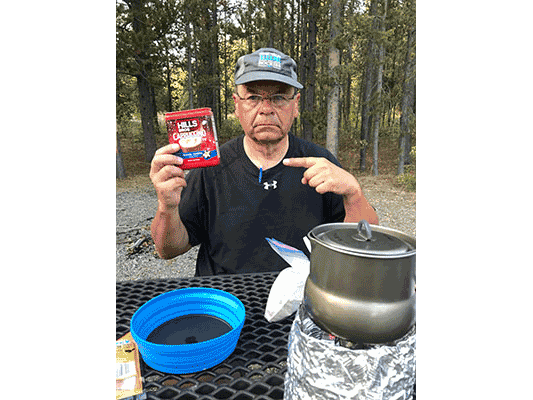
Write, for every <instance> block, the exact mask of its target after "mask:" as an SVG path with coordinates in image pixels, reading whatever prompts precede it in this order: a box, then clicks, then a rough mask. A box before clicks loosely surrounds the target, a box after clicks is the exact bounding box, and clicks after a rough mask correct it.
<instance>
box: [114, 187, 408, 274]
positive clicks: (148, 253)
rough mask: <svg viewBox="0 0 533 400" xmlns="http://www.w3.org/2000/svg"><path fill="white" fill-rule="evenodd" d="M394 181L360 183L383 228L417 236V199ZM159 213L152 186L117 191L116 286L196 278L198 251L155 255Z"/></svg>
mask: <svg viewBox="0 0 533 400" xmlns="http://www.w3.org/2000/svg"><path fill="white" fill-rule="evenodd" d="M391 179H392V178H391ZM391 179H386V178H382V177H380V178H375V177H366V176H365V177H361V178H359V181H360V183H361V186H362V187H363V190H364V193H365V196H366V197H367V199H368V200H369V201H370V203H371V204H372V205H373V206H374V207H375V208H376V209H377V214H378V218H379V221H380V225H383V226H386V227H390V228H394V229H397V230H400V231H402V232H405V233H408V234H410V235H413V236H415V235H416V225H415V222H416V217H415V209H416V195H415V193H412V192H405V191H402V190H400V189H398V188H396V187H394V186H393V185H391V183H390V181H391ZM156 209H157V195H156V193H155V190H154V189H153V186H151V185H150V184H147V185H143V186H142V187H135V188H132V189H125V190H124V189H121V190H117V194H116V213H117V214H116V225H117V229H116V233H117V234H116V238H117V244H116V246H117V257H116V280H117V282H118V281H128V280H143V279H166V278H177V277H190V276H194V270H195V264H196V255H197V253H198V247H195V248H193V249H191V250H190V251H189V252H187V253H185V254H183V255H181V256H178V257H176V258H174V259H172V260H162V259H161V258H159V256H158V255H157V253H156V252H155V248H154V244H153V241H152V238H151V234H150V224H151V223H152V219H153V218H154V215H155V212H156Z"/></svg>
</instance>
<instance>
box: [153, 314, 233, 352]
mask: <svg viewBox="0 0 533 400" xmlns="http://www.w3.org/2000/svg"><path fill="white" fill-rule="evenodd" d="M232 329H233V328H232V327H231V325H230V324H228V323H227V322H226V321H224V320H223V319H221V318H218V317H215V316H213V315H207V314H189V315H182V316H181V317H177V318H174V319H171V320H170V321H167V322H165V323H163V324H162V325H160V326H158V327H157V328H155V329H154V330H153V331H152V333H150V334H149V335H148V337H147V338H146V340H147V341H149V342H152V343H155V344H169V345H178V344H191V343H198V342H205V341H206V340H210V339H214V338H217V337H219V336H222V335H224V334H225V333H228V332H229V331H231V330H232Z"/></svg>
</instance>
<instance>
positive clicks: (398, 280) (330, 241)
mask: <svg viewBox="0 0 533 400" xmlns="http://www.w3.org/2000/svg"><path fill="white" fill-rule="evenodd" d="M307 237H308V238H309V240H310V242H311V258H310V262H311V269H310V273H309V276H308V278H307V281H306V285H305V291H304V305H305V307H306V308H307V310H308V312H309V313H310V315H311V317H312V318H313V320H314V322H315V323H316V324H317V325H318V326H320V327H321V328H322V329H324V330H326V331H328V332H330V333H332V334H333V335H335V336H338V337H341V338H344V339H347V340H350V341H353V342H362V343H385V342H390V341H393V340H396V339H398V338H400V337H402V336H403V335H405V334H406V333H407V332H408V331H409V330H410V329H411V327H412V326H413V324H414V323H415V306H416V296H415V273H416V271H415V268H416V240H415V238H413V237H411V236H409V235H406V234H404V233H402V232H399V231H397V230H394V229H390V228H385V227H382V226H378V225H370V224H368V222H367V221H365V220H363V221H361V222H359V223H334V224H324V225H319V226H317V227H315V228H313V229H312V230H311V231H310V232H309V233H308V235H307Z"/></svg>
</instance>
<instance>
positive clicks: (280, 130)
mask: <svg viewBox="0 0 533 400" xmlns="http://www.w3.org/2000/svg"><path fill="white" fill-rule="evenodd" d="M294 91H295V89H294V88H293V87H292V86H290V85H286V84H284V83H281V82H275V81H255V82H249V83H246V84H244V85H238V86H237V94H233V100H234V101H235V115H236V116H237V118H238V119H239V121H240V123H241V126H242V128H243V130H244V133H245V134H246V135H247V136H248V137H249V138H250V139H252V140H254V141H256V142H261V143H272V142H279V141H280V140H282V139H283V138H284V137H286V136H287V134H288V133H289V130H290V129H291V126H292V123H293V121H294V119H295V118H296V117H297V116H298V102H299V99H300V94H299V93H298V94H296V96H295V97H294V98H293V99H291V97H292V96H293V95H294ZM279 94H281V95H284V96H285V97H286V98H288V99H290V100H289V101H288V102H283V103H285V104H280V105H277V106H276V105H273V104H272V102H271V101H270V100H263V101H262V102H261V101H260V102H259V103H258V104H254V102H253V101H249V100H243V99H250V96H252V98H254V97H253V96H257V95H260V96H262V97H263V98H268V97H269V96H273V95H279Z"/></svg>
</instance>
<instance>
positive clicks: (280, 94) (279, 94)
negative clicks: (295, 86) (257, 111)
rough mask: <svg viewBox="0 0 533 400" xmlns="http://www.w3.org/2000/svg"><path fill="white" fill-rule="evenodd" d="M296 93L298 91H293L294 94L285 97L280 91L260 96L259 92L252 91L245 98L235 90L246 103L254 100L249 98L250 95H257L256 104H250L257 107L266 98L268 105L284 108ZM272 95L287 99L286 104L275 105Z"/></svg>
mask: <svg viewBox="0 0 533 400" xmlns="http://www.w3.org/2000/svg"><path fill="white" fill-rule="evenodd" d="M297 94H298V92H297V91H295V92H294V94H293V95H292V96H291V97H286V95H284V94H282V93H276V94H272V95H270V96H262V95H260V94H256V93H252V94H250V96H248V97H247V98H244V97H241V96H240V95H239V93H237V92H235V95H236V96H237V97H238V98H239V99H240V100H243V101H245V102H246V103H248V104H249V102H250V101H254V100H251V99H250V97H252V96H257V97H259V98H260V100H257V104H255V105H252V108H255V107H257V106H258V105H260V104H263V101H264V100H268V102H269V103H270V105H271V106H272V107H275V108H284V107H287V106H288V105H289V104H290V101H291V100H294V98H295V97H296V95H297ZM274 96H279V97H281V98H282V99H283V101H287V104H283V105H275V104H274V103H273V102H272V97H274ZM280 100H281V99H280ZM246 103H245V104H246Z"/></svg>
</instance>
